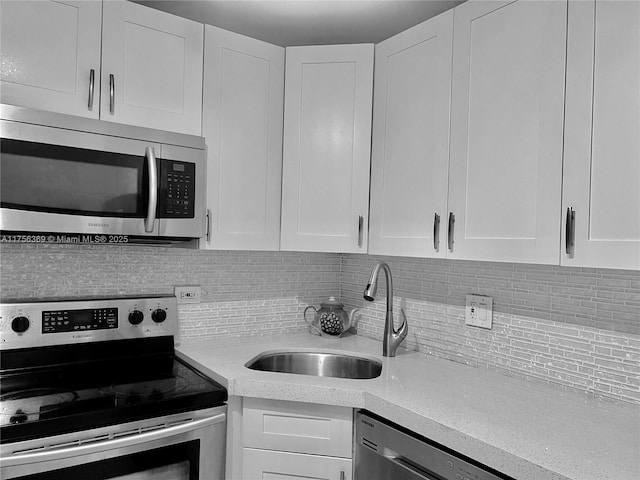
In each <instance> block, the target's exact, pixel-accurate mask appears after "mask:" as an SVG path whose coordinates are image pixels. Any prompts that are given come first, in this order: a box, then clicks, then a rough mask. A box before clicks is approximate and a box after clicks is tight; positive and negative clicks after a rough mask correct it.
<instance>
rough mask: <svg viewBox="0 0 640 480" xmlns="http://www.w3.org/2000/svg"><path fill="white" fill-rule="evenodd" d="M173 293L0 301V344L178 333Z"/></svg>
mask: <svg viewBox="0 0 640 480" xmlns="http://www.w3.org/2000/svg"><path fill="white" fill-rule="evenodd" d="M177 333H178V309H177V302H176V298H175V297H174V296H152V297H115V298H104V299H76V300H74V299H69V300H53V301H36V302H29V303H27V302H25V303H3V304H0V348H1V349H3V350H4V349H12V348H26V347H36V346H37V347H40V346H47V345H65V344H72V343H79V342H101V341H109V340H122V339H129V338H143V337H159V336H170V335H172V336H175V335H176V334H177Z"/></svg>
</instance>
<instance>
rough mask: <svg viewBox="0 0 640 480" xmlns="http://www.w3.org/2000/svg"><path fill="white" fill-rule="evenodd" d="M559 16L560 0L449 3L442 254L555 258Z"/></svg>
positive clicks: (563, 10) (562, 27)
mask: <svg viewBox="0 0 640 480" xmlns="http://www.w3.org/2000/svg"><path fill="white" fill-rule="evenodd" d="M566 22H567V4H566V2H563V1H541V2H537V1H527V0H517V1H511V2H504V1H500V2H498V1H491V2H474V1H470V2H466V3H463V4H462V5H460V6H458V7H456V9H455V13H454V41H453V80H452V107H451V156H450V170H449V208H448V209H449V212H450V213H451V217H452V218H450V220H452V222H449V223H450V225H448V227H450V230H451V237H450V238H449V245H448V247H449V251H448V253H447V256H448V258H456V259H472V260H494V261H505V262H530V263H547V264H558V263H559V255H560V251H559V247H560V205H561V186H562V185H561V183H562V147H563V113H564V81H565V46H566ZM453 220H455V221H453ZM443 221H444V222H445V225H446V223H447V219H443ZM452 241H453V243H452Z"/></svg>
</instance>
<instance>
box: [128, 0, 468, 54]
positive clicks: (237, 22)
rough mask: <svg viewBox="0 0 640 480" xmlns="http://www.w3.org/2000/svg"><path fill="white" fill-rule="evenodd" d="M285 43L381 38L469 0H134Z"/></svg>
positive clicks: (274, 41) (259, 37)
mask: <svg viewBox="0 0 640 480" xmlns="http://www.w3.org/2000/svg"><path fill="white" fill-rule="evenodd" d="M132 1H134V2H135V3H141V4H143V5H147V6H149V7H153V8H156V9H158V10H163V11H165V12H169V13H173V14H175V15H178V16H181V17H185V18H190V19H192V20H195V21H197V22H200V23H206V24H210V25H215V26H216V27H220V28H223V29H225V30H230V31H232V32H236V33H240V34H243V35H247V36H249V37H253V38H257V39H260V40H263V41H265V42H269V43H273V44H275V45H280V46H283V47H286V46H293V45H329V44H341V43H378V42H380V41H382V40H384V39H386V38H389V37H391V36H393V35H395V34H396V33H399V32H401V31H403V30H406V29H407V28H409V27H412V26H413V25H416V24H418V23H420V22H423V21H424V20H426V19H428V18H431V17H433V16H435V15H438V14H439V13H442V12H444V11H445V10H449V9H451V8H453V7H454V6H456V5H458V4H460V3H462V1H463V0H132Z"/></svg>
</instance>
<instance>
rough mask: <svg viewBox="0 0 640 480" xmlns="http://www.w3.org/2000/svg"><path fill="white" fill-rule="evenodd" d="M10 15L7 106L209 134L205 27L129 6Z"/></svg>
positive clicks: (53, 5) (55, 4)
mask: <svg viewBox="0 0 640 480" xmlns="http://www.w3.org/2000/svg"><path fill="white" fill-rule="evenodd" d="M0 9H1V10H0V12H1V18H2V20H1V22H2V23H1V27H2V46H1V47H0V48H1V50H2V77H1V80H2V102H4V103H10V104H13V105H18V106H24V107H31V108H38V109H41V110H49V111H53V112H59V113H67V114H72V115H79V116H83V117H91V118H100V119H102V120H108V121H113V122H118V123H125V124H130V125H138V126H142V127H149V128H157V129H162V130H170V131H175V132H180V133H189V134H193V135H200V134H201V116H202V59H203V53H202V52H203V35H204V27H203V25H202V24H199V23H196V22H192V21H191V20H186V19H184V18H180V17H176V16H174V15H169V14H167V13H164V12H160V11H158V10H155V9H152V8H148V7H144V6H142V5H138V4H135V3H131V2H127V1H123V0H109V1H105V2H101V1H99V0H81V1H69V0H64V1H45V0H37V1H13V0H12V1H2V3H1V5H0Z"/></svg>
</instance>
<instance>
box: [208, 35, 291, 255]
mask: <svg viewBox="0 0 640 480" xmlns="http://www.w3.org/2000/svg"><path fill="white" fill-rule="evenodd" d="M283 97H284V48H282V47H278V46H275V45H271V44H268V43H264V42H261V41H259V40H254V39H252V38H249V37H245V36H242V35H238V34H236V33H232V32H228V31H225V30H221V29H219V28H216V27H212V26H209V25H207V26H206V29H205V65H204V104H203V123H202V134H203V136H204V137H205V139H206V142H207V146H208V149H207V151H208V154H207V208H208V210H209V232H208V234H207V237H206V238H205V239H204V240H203V241H202V244H201V246H203V247H204V248H212V249H231V250H278V247H279V243H280V194H281V174H282V115H283V101H284V100H283Z"/></svg>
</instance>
